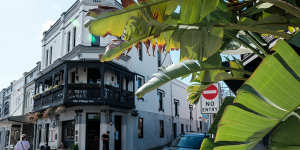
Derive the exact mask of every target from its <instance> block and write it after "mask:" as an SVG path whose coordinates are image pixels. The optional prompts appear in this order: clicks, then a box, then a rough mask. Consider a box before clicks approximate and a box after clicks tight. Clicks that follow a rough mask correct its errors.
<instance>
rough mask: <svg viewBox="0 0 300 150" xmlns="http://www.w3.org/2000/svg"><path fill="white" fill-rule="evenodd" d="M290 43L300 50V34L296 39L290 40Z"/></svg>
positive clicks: (299, 33)
mask: <svg viewBox="0 0 300 150" xmlns="http://www.w3.org/2000/svg"><path fill="white" fill-rule="evenodd" d="M288 42H289V43H290V44H293V45H294V46H297V47H298V48H300V32H298V33H297V34H296V35H295V36H294V37H292V38H291V39H289V40H288Z"/></svg>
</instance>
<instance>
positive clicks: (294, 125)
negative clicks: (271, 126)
mask: <svg viewBox="0 0 300 150" xmlns="http://www.w3.org/2000/svg"><path fill="white" fill-rule="evenodd" d="M297 112H298V113H297V114H298V115H299V114H300V112H299V110H298V111H297ZM299 135H300V118H298V117H296V116H291V117H290V118H288V119H287V120H286V121H285V122H282V123H281V124H280V125H279V126H278V127H277V128H276V129H275V130H274V131H273V132H272V134H271V135H270V143H271V144H270V146H269V147H270V148H269V149H270V150H298V149H300V143H299V141H300V136H299Z"/></svg>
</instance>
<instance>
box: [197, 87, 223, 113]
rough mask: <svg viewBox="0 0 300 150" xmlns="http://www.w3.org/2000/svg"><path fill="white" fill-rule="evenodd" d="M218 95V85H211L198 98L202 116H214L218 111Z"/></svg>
mask: <svg viewBox="0 0 300 150" xmlns="http://www.w3.org/2000/svg"><path fill="white" fill-rule="evenodd" d="M219 93H220V92H219V88H218V84H213V85H211V86H209V87H208V88H207V89H205V90H204V91H203V92H202V94H201V97H200V101H201V113H202V114H216V113H217V112H218V111H219V107H220V99H219Z"/></svg>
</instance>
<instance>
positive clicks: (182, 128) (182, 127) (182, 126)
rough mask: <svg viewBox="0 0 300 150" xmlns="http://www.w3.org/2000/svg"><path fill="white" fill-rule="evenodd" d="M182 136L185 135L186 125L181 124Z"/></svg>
mask: <svg viewBox="0 0 300 150" xmlns="http://www.w3.org/2000/svg"><path fill="white" fill-rule="evenodd" d="M181 134H184V124H181Z"/></svg>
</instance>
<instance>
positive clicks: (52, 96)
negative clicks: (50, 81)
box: [33, 85, 64, 111]
mask: <svg viewBox="0 0 300 150" xmlns="http://www.w3.org/2000/svg"><path fill="white" fill-rule="evenodd" d="M63 89H64V86H63V85H59V86H57V87H55V88H53V89H51V90H48V91H46V92H44V93H42V94H39V95H36V96H34V97H33V100H34V111H39V110H43V109H46V108H49V107H52V106H58V105H61V104H63V99H64V96H63Z"/></svg>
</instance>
